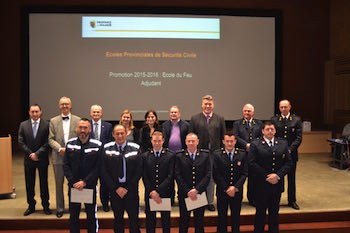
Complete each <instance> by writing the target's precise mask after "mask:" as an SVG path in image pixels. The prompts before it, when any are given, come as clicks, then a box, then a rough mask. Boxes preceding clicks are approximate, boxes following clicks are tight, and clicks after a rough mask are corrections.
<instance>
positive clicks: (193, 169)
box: [175, 133, 211, 233]
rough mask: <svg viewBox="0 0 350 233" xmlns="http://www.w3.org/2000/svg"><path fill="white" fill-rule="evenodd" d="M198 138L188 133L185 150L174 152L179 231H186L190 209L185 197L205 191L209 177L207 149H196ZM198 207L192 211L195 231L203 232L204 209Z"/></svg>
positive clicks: (195, 197) (194, 196)
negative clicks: (187, 206)
mask: <svg viewBox="0 0 350 233" xmlns="http://www.w3.org/2000/svg"><path fill="white" fill-rule="evenodd" d="M198 144H199V140H198V137H197V135H196V134H194V133H189V134H188V135H187V136H186V146H187V149H186V150H182V151H179V152H177V153H176V158H175V179H176V183H177V186H178V196H179V206H180V226H179V233H187V232H188V223H189V221H190V215H191V211H188V210H187V208H186V204H185V198H187V197H189V198H190V199H191V200H196V199H197V195H198V194H201V193H203V192H205V191H206V189H207V186H208V184H209V181H210V177H211V165H210V159H209V151H208V150H206V149H201V150H199V149H197V146H198ZM204 208H205V207H200V208H197V209H195V210H193V212H194V225H195V233H204V224H203V221H204V210H205V209H204Z"/></svg>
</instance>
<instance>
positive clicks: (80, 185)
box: [73, 180, 86, 191]
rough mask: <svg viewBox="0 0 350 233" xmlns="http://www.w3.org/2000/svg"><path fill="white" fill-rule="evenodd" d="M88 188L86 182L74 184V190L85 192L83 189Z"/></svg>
mask: <svg viewBox="0 0 350 233" xmlns="http://www.w3.org/2000/svg"><path fill="white" fill-rule="evenodd" d="M85 186H86V183H85V181H83V180H81V181H78V182H76V183H75V184H73V188H75V189H78V190H79V191H81V190H83V188H84V187H85Z"/></svg>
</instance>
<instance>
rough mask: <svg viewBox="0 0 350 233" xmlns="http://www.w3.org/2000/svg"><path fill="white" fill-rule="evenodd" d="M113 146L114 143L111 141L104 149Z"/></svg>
mask: <svg viewBox="0 0 350 233" xmlns="http://www.w3.org/2000/svg"><path fill="white" fill-rule="evenodd" d="M114 144H115V141H113V142H109V143H106V144H105V145H104V148H107V147H110V146H113V145H114Z"/></svg>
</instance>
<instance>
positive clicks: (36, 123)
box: [33, 121, 38, 139]
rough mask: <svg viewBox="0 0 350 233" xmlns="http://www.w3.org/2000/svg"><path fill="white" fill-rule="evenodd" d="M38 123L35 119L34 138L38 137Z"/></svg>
mask: <svg viewBox="0 0 350 233" xmlns="http://www.w3.org/2000/svg"><path fill="white" fill-rule="evenodd" d="M37 125H38V122H37V121H34V123H33V137H34V139H35V138H36V133H37Z"/></svg>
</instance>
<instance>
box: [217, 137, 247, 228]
mask: <svg viewBox="0 0 350 233" xmlns="http://www.w3.org/2000/svg"><path fill="white" fill-rule="evenodd" d="M223 144H224V145H225V148H221V149H220V150H216V151H214V166H213V178H214V180H215V182H216V197H217V206H218V224H217V232H218V233H227V210H228V206H230V209H231V232H239V225H240V213H241V206H242V198H243V184H244V181H245V179H246V177H247V175H248V160H247V155H246V152H245V150H242V149H238V148H235V146H236V138H235V136H234V134H233V133H232V132H227V133H226V134H225V136H224V140H223Z"/></svg>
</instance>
